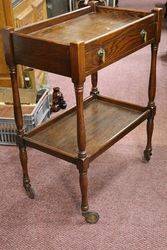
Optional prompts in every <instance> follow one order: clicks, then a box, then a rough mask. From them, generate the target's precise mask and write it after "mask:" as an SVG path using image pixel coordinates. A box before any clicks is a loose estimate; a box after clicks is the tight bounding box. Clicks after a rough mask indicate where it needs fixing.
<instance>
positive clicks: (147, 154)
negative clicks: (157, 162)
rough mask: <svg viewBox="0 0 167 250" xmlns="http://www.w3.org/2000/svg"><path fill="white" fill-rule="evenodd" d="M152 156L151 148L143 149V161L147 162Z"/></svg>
mask: <svg viewBox="0 0 167 250" xmlns="http://www.w3.org/2000/svg"><path fill="white" fill-rule="evenodd" d="M151 156H152V150H151V149H145V150H144V155H143V161H144V162H149V161H150V159H151Z"/></svg>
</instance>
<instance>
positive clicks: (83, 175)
mask: <svg viewBox="0 0 167 250" xmlns="http://www.w3.org/2000/svg"><path fill="white" fill-rule="evenodd" d="M75 92H76V103H77V134H78V137H77V138H78V165H77V167H78V170H79V175H80V177H79V182H80V189H81V194H82V203H81V210H82V215H83V216H84V217H85V220H86V222H88V223H91V224H94V223H96V222H97V221H98V220H99V215H98V213H96V212H91V211H89V210H88V209H89V206H88V176H87V172H88V167H89V158H88V157H87V154H86V132H85V124H84V107H83V87H75Z"/></svg>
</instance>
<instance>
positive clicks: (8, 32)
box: [3, 28, 34, 199]
mask: <svg viewBox="0 0 167 250" xmlns="http://www.w3.org/2000/svg"><path fill="white" fill-rule="evenodd" d="M13 31H14V30H13V28H7V29H5V30H3V42H4V50H5V59H6V63H7V65H8V67H9V73H10V78H11V83H12V92H13V108H14V117H15V122H16V127H17V145H18V147H19V155H20V162H21V165H22V171H23V186H24V188H25V190H26V193H27V195H28V196H29V198H31V199H33V198H34V191H33V189H32V188H31V184H30V179H29V175H28V168H27V151H26V145H25V143H24V140H23V136H24V122H23V115H22V108H21V102H20V95H19V87H18V81H17V67H16V63H15V59H14V49H13V40H12V35H13Z"/></svg>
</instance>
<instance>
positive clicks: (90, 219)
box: [82, 211, 100, 224]
mask: <svg viewBox="0 0 167 250" xmlns="http://www.w3.org/2000/svg"><path fill="white" fill-rule="evenodd" d="M82 216H83V217H85V221H86V222H87V223H89V224H96V223H97V222H98V220H99V218H100V217H99V214H98V213H96V212H89V211H87V212H82Z"/></svg>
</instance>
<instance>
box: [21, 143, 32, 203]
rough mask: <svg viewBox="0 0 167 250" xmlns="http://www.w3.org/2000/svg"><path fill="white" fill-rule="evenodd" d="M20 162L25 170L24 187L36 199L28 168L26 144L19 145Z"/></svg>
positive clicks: (29, 195) (30, 196)
mask: <svg viewBox="0 0 167 250" xmlns="http://www.w3.org/2000/svg"><path fill="white" fill-rule="evenodd" d="M19 152H20V162H21V166H22V170H23V187H24V189H25V191H26V193H27V195H28V197H29V198H30V199H34V196H35V193H34V190H33V188H32V187H31V184H30V178H29V176H28V168H27V150H26V147H25V146H22V147H21V146H19Z"/></svg>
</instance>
